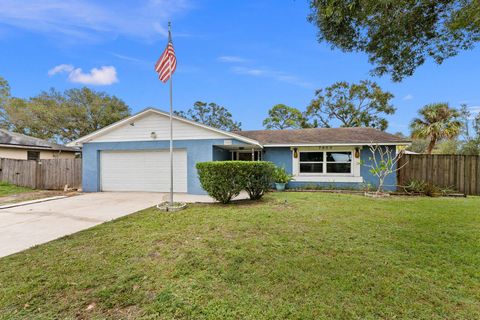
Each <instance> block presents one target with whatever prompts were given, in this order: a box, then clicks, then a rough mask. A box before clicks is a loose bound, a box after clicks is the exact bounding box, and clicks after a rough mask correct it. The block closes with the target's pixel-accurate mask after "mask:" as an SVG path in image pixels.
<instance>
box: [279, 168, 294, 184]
mask: <svg viewBox="0 0 480 320" xmlns="http://www.w3.org/2000/svg"><path fill="white" fill-rule="evenodd" d="M290 180H292V176H291V175H289V174H288V173H287V171H285V168H280V167H276V168H275V182H276V183H289V182H290Z"/></svg>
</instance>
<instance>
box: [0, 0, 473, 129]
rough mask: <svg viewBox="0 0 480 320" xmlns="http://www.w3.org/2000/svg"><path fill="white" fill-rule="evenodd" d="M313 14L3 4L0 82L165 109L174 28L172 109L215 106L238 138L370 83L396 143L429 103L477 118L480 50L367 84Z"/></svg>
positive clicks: (170, 1) (189, 6) (14, 0)
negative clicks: (281, 107) (275, 112)
mask: <svg viewBox="0 0 480 320" xmlns="http://www.w3.org/2000/svg"><path fill="white" fill-rule="evenodd" d="M308 13H309V5H308V1H307V0H295V1H294V0H282V1H278V0H229V1H225V0H147V1H140V0H130V1H111V0H102V1H86V0H22V1H18V0H0V76H2V77H4V78H6V79H7V80H8V81H9V83H10V86H11V89H12V94H13V95H14V96H17V97H23V98H27V97H30V96H34V95H37V94H39V93H40V92H41V91H44V90H48V89H49V88H52V87H53V88H56V89H58V90H64V89H69V88H80V87H83V86H88V87H90V88H92V89H94V90H98V91H105V92H107V93H108V94H111V95H115V96H117V97H119V98H121V99H122V100H124V101H125V102H126V103H127V104H128V105H129V106H130V107H131V109H132V112H137V111H140V110H142V109H144V108H146V107H157V108H159V109H162V110H168V108H169V94H168V89H169V87H168V85H165V84H163V83H161V82H160V81H159V80H158V79H157V75H156V73H155V72H154V70H153V66H154V64H155V61H156V60H157V59H158V57H159V56H160V54H161V53H162V51H163V49H164V48H165V46H166V43H167V36H168V32H167V23H168V21H171V22H172V36H173V41H174V46H175V51H176V56H177V62H178V66H177V71H176V73H175V74H174V77H173V92H174V96H173V100H174V109H175V110H187V109H188V108H190V107H192V105H193V103H194V102H195V101H199V100H200V101H205V102H215V103H217V104H220V105H222V106H225V107H227V108H228V110H229V111H230V112H231V113H232V114H233V117H234V119H235V120H236V121H240V122H241V123H242V129H243V130H254V129H262V122H263V119H265V118H266V116H267V111H268V110H269V109H270V108H271V107H272V106H274V105H275V104H278V103H283V104H287V105H289V106H292V107H296V108H298V109H300V110H302V111H303V110H305V108H306V106H308V104H309V102H310V101H311V100H312V99H313V97H314V93H315V90H316V89H319V88H325V87H327V86H329V85H331V84H333V83H335V82H337V81H348V82H358V81H360V80H364V79H370V80H373V81H376V82H377V83H378V84H379V85H380V86H381V87H382V88H383V89H384V90H388V91H390V92H391V93H393V94H394V96H395V98H394V99H393V101H392V103H393V105H394V106H395V107H396V108H397V111H396V113H395V114H394V115H392V116H388V117H387V119H388V120H389V123H390V124H389V128H388V129H387V131H389V132H392V133H393V132H398V131H401V132H403V133H405V134H408V131H409V130H408V124H409V122H410V121H411V119H412V118H413V117H415V115H416V112H417V110H418V109H419V108H421V107H422V106H424V105H425V104H428V103H432V102H448V103H449V104H450V105H451V106H453V107H458V106H459V105H460V104H461V103H467V104H468V105H469V107H470V108H471V110H472V111H473V112H479V111H480V82H479V75H480V59H479V58H480V48H477V49H474V50H471V51H464V52H461V53H460V54H459V55H458V56H456V57H453V58H450V59H448V60H446V61H445V62H444V63H443V64H442V65H437V64H435V63H433V62H431V61H429V62H427V63H426V64H424V65H423V66H421V67H419V68H418V69H417V71H416V73H415V74H414V76H412V77H409V78H406V79H405V80H403V81H402V82H401V83H394V82H392V81H391V80H390V78H389V77H388V76H384V77H381V78H379V77H371V76H370V74H369V71H370V70H371V69H372V68H373V66H372V65H370V64H369V63H368V59H367V56H366V55H364V54H359V53H343V52H341V51H340V50H334V49H331V48H330V46H329V45H328V44H326V43H319V42H318V41H317V39H316V32H317V30H316V28H315V26H314V25H312V24H311V23H309V22H307V19H306V18H307V15H308Z"/></svg>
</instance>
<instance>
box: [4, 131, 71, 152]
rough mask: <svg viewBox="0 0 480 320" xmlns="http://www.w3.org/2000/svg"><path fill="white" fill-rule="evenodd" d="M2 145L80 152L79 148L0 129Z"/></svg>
mask: <svg viewBox="0 0 480 320" xmlns="http://www.w3.org/2000/svg"><path fill="white" fill-rule="evenodd" d="M0 145H11V146H12V147H25V148H39V149H51V150H61V151H72V152H76V151H79V149H77V148H72V147H67V146H63V145H61V144H56V143H53V142H49V141H46V140H43V139H38V138H34V137H29V136H26V135H24V134H21V133H16V132H10V131H8V130H5V129H0Z"/></svg>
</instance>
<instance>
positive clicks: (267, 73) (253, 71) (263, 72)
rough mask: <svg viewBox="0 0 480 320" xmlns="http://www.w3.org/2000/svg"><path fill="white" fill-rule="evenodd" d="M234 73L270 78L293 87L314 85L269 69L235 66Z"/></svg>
mask: <svg viewBox="0 0 480 320" xmlns="http://www.w3.org/2000/svg"><path fill="white" fill-rule="evenodd" d="M231 70H232V72H234V73H236V74H243V75H249V76H253V77H265V78H270V79H273V80H276V81H281V82H287V83H290V84H293V85H297V86H300V87H304V88H311V87H312V84H311V83H309V82H307V81H304V80H302V79H300V78H298V77H297V76H294V75H291V74H287V73H285V72H282V71H277V70H271V69H268V68H254V67H239V66H235V67H233V68H232V69H231Z"/></svg>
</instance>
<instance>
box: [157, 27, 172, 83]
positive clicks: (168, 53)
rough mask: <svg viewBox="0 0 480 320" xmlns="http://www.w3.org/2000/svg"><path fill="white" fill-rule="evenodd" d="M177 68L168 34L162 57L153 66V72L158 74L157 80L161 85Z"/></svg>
mask: <svg viewBox="0 0 480 320" xmlns="http://www.w3.org/2000/svg"><path fill="white" fill-rule="evenodd" d="M176 68H177V58H176V57H175V50H174V49H173V43H172V35H171V34H170V32H169V33H168V44H167V47H166V48H165V51H163V53H162V55H161V56H160V58H159V59H158V61H157V63H156V64H155V72H157V73H158V79H160V81H162V82H163V83H165V82H167V81H168V79H170V76H171V75H172V74H173V73H174V72H175V69H176Z"/></svg>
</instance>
